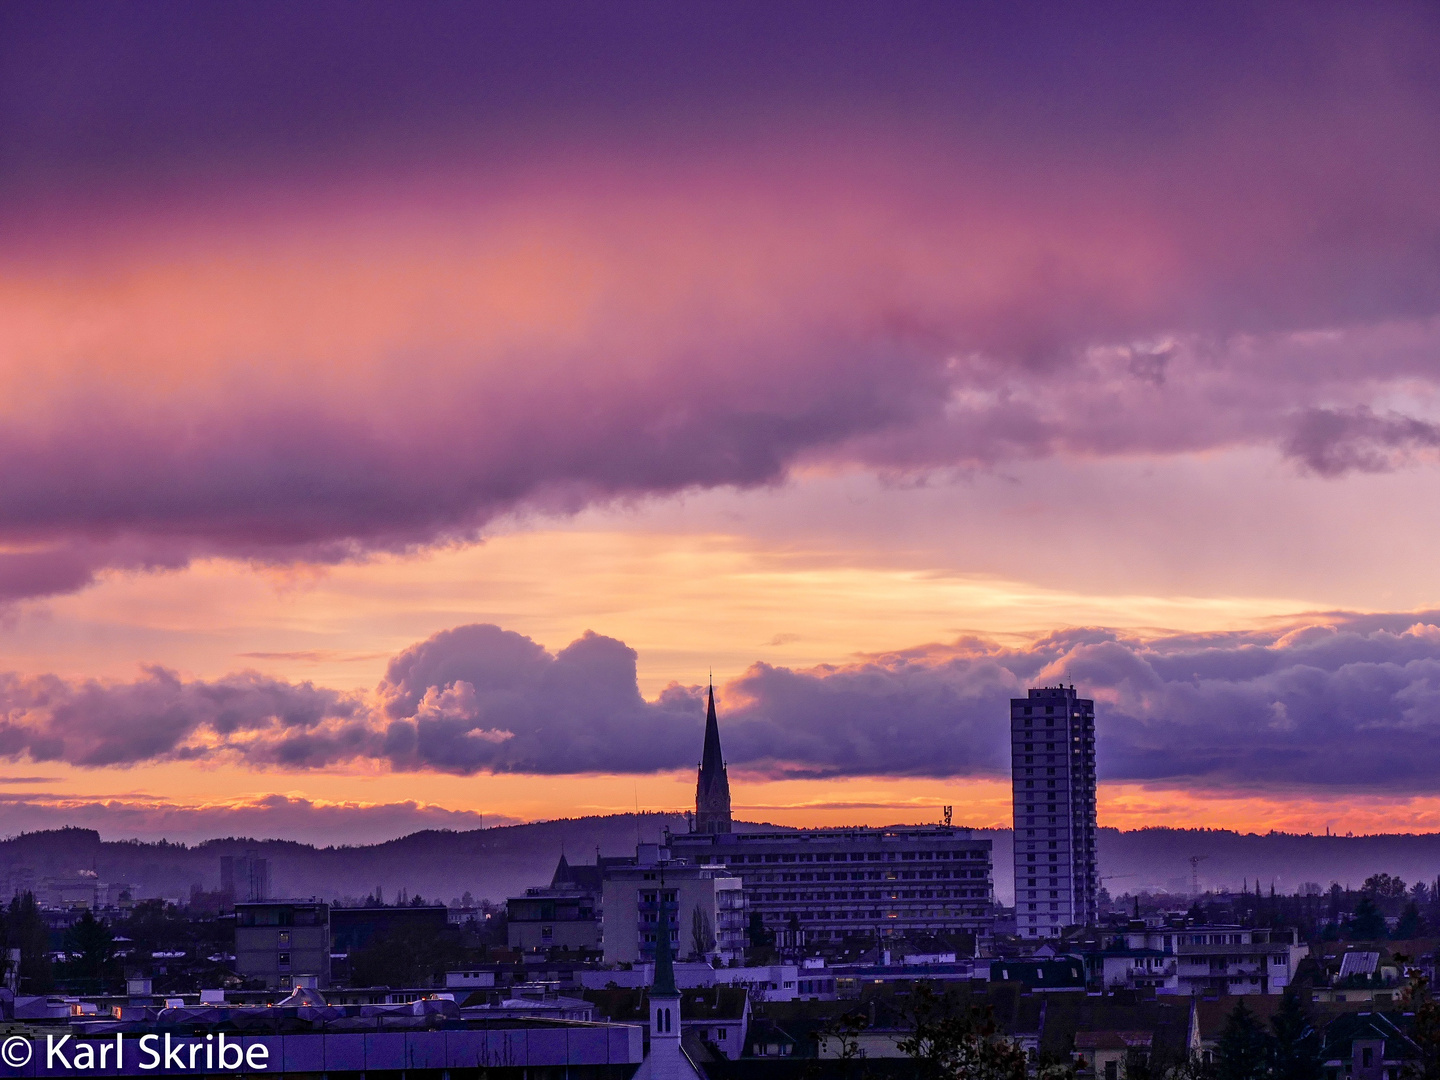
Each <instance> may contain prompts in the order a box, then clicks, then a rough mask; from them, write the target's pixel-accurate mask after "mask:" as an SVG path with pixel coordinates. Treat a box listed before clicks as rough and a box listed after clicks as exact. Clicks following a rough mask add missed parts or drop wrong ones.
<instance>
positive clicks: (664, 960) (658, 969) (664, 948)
mask: <svg viewBox="0 0 1440 1080" xmlns="http://www.w3.org/2000/svg"><path fill="white" fill-rule="evenodd" d="M661 885H662V888H661V890H660V895H661V896H662V897H663V896H664V895H665V890H664V888H663V885H664V882H663V881H662V882H661ZM657 926H658V927H659V929H658V930H657V931H656V934H655V982H654V985H652V986H651V988H650V996H651V997H679V996H680V991H679V990H677V989H676V988H675V960H674V958H673V956H672V955H671V953H670V914H669V913H668V912H667V911H666V910H665V904H664V902H663V900H662V902H661V904H660V921H659V923H658V924H657Z"/></svg>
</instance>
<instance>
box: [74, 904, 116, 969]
mask: <svg viewBox="0 0 1440 1080" xmlns="http://www.w3.org/2000/svg"><path fill="white" fill-rule="evenodd" d="M65 951H66V952H67V953H69V954H70V965H69V967H70V971H71V972H72V973H73V974H75V975H77V976H79V977H80V978H82V979H103V978H105V977H106V976H108V975H110V974H112V972H111V965H112V962H113V961H114V958H115V936H114V935H113V934H111V933H110V928H109V927H108V926H106V925H105V923H104V922H103V921H102V920H100V919H97V918H95V915H94V914H93V913H92V912H90V911H86V912H85V914H83V915H81V916H80V919H79V921H78V922H76V923H75V925H74V926H72V927H70V929H69V930H66V931H65Z"/></svg>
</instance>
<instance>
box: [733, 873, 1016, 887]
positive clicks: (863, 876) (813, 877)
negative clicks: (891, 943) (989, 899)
mask: <svg viewBox="0 0 1440 1080" xmlns="http://www.w3.org/2000/svg"><path fill="white" fill-rule="evenodd" d="M987 876H988V874H987V872H986V871H984V870H953V871H952V870H854V871H851V872H850V873H849V874H848V875H847V874H846V873H845V872H844V871H837V872H836V873H834V874H833V875H832V874H827V873H819V874H754V873H752V874H749V875H747V878H748V880H749V882H750V883H752V884H753V883H754V882H757V881H763V882H771V881H782V882H784V881H831V880H834V881H847V880H848V881H895V880H899V881H914V880H920V881H930V880H932V879H936V878H938V879H941V880H946V879H949V878H951V877H955V878H973V879H975V880H977V881H984V880H985V878H986V877H987Z"/></svg>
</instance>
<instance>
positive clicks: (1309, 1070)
mask: <svg viewBox="0 0 1440 1080" xmlns="http://www.w3.org/2000/svg"><path fill="white" fill-rule="evenodd" d="M1270 1027H1271V1030H1272V1031H1273V1032H1274V1046H1273V1061H1272V1072H1273V1077H1274V1080H1320V1036H1319V1034H1318V1033H1317V1032H1316V1031H1315V1028H1314V1025H1312V1024H1311V1022H1310V1017H1309V1015H1307V1013H1306V1010H1305V1005H1304V1003H1303V1002H1301V1000H1300V994H1299V992H1298V991H1296V990H1293V989H1292V990H1287V991H1286V993H1285V997H1284V999H1283V1000H1282V1001H1281V1002H1280V1008H1279V1009H1278V1010H1277V1011H1276V1013H1275V1016H1274V1017H1273V1018H1272V1019H1271V1021H1270Z"/></svg>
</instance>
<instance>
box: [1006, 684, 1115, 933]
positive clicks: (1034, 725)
mask: <svg viewBox="0 0 1440 1080" xmlns="http://www.w3.org/2000/svg"><path fill="white" fill-rule="evenodd" d="M1010 761H1011V768H1012V774H1013V785H1014V786H1013V789H1012V790H1013V793H1014V807H1015V811H1014V815H1015V833H1014V844H1015V925H1016V931H1017V933H1019V935H1020V936H1021V937H1023V938H1049V937H1055V936H1057V935H1058V934H1059V933H1060V931H1061V930H1062V929H1064V928H1065V927H1067V926H1088V925H1091V924H1093V923H1095V922H1096V920H1097V916H1098V909H1097V907H1096V886H1097V881H1096V877H1095V702H1094V701H1091V700H1090V699H1088V698H1080V697H1076V696H1075V688H1074V687H1073V686H1070V687H1065V686H1045V687H1040V688H1038V689H1032V690H1031V691H1030V692H1029V694H1028V695H1027V696H1026V697H1023V698H1012V699H1011V701H1010Z"/></svg>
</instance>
